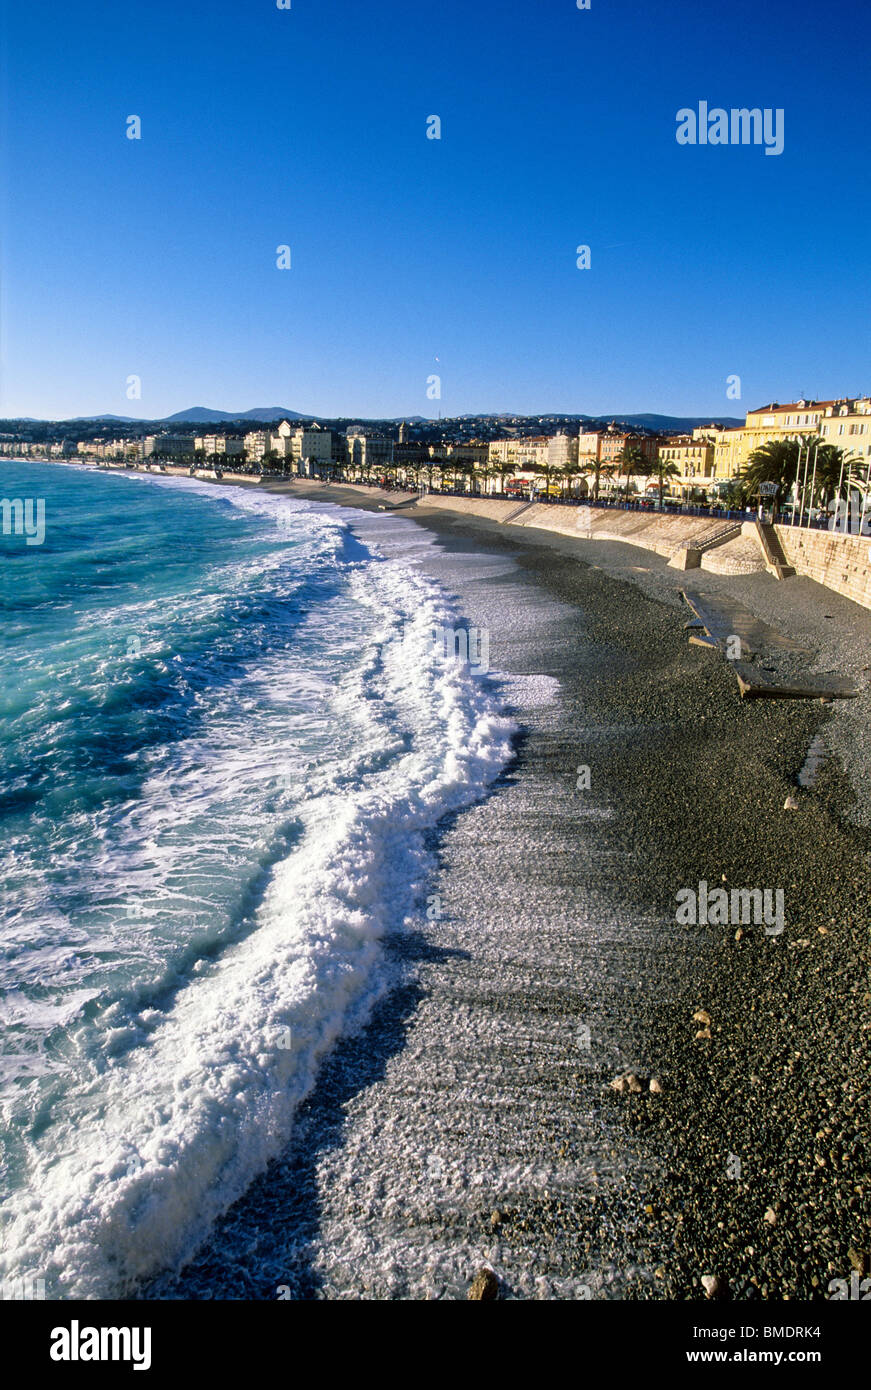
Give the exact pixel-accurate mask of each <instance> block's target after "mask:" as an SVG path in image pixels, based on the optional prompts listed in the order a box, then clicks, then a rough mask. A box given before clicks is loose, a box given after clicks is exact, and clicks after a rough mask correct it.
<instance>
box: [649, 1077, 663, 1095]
mask: <svg viewBox="0 0 871 1390" xmlns="http://www.w3.org/2000/svg"><path fill="white" fill-rule="evenodd" d="M650 1093H651V1095H654V1096H661V1095H662V1082H661V1081H659V1080H658V1079H657V1078H656V1077H655V1076H651V1078H650Z"/></svg>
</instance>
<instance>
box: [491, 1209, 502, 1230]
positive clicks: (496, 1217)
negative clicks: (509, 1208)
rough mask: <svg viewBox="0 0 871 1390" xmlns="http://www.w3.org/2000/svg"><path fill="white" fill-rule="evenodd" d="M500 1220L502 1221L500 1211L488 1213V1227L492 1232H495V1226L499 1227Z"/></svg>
mask: <svg viewBox="0 0 871 1390" xmlns="http://www.w3.org/2000/svg"><path fill="white" fill-rule="evenodd" d="M502 1220H503V1217H502V1213H501V1211H498V1210H497V1211H492V1212H491V1213H490V1225H491V1226H492V1227H493V1230H494V1231H495V1230H496V1227H497V1226H501V1225H502Z"/></svg>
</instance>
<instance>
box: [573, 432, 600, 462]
mask: <svg viewBox="0 0 871 1390" xmlns="http://www.w3.org/2000/svg"><path fill="white" fill-rule="evenodd" d="M602 433H603V431H602V430H586V431H582V433H581V434H579V435H578V467H579V468H580V469H583V470H586V471H587V472H590V473H593V472H595V469H596V464H597V463H598V461H599V459H600V458H601V456H602V453H601V450H602Z"/></svg>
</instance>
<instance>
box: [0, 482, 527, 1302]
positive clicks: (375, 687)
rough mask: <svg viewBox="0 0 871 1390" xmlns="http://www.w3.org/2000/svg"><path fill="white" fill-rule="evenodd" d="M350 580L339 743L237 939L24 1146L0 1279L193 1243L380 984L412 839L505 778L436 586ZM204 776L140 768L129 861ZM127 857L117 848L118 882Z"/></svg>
mask: <svg viewBox="0 0 871 1390" xmlns="http://www.w3.org/2000/svg"><path fill="white" fill-rule="evenodd" d="M155 481H156V480H155ZM172 485H175V486H177V485H178V484H177V482H175V483H173V484H172ZM188 486H191V487H193V488H195V489H197V490H199V489H200V488H202V489H203V490H205V489H206V488H207V487H208V485H204V484H199V485H198V484H196V483H190V484H188ZM208 491H209V494H210V496H212V497H214V495H215V494H214V490H213V489H212V488H208ZM227 493H228V494H229V495H231V496H232V500H233V503H234V505H240V506H243V507H246V508H249V509H252V510H257V511H264V512H272V511H273V510H274V509H277V508H279V507H280V508H281V509H286V508H287V507H288V506H289V505H291V506H293V507H294V510H296V511H297V513H298V515H300V514H302V513H303V512H304V513H305V514H306V516H305V522H306V526H307V527H311V528H313V529H314V530H315V531H318V532H319V533H320V536H321V539H322V540H323V541H324V543H325V545H326V546H327V547H329V546H334V548H335V553H336V555H337V556H338V552H339V549H340V547H341V545H342V543H343V537H342V534H341V531H342V528H341V527H339V526H338V524H337V523H336V522H334V521H333V520H332V519H330V520H329V521H328V520H327V519H326V517H324V516H323V515H320V516H319V515H318V514H317V513H316V512H314V511H313V509H312V508H310V507H309V506H308V505H307V504H299V503H296V504H289V503H288V501H287V500H286V499H283V498H270V497H268V495H264V494H256V495H254V494H252V493H249V492H247V491H245V490H244V489H227ZM351 585H352V594H353V597H354V599H355V601H356V602H357V603H358V604H359V606H360V609H361V610H368V612H369V618H370V620H371V629H372V633H373V640H372V643H371V646H370V649H369V651H368V652H367V654H366V655H365V657H364V659H363V661H362V662H359V661H358V663H357V666H356V669H353V670H351V671H349V674H348V677H347V681H346V683H345V684H344V686H343V688H342V690H341V691H340V693H339V695H338V696H337V698H336V700H335V705H334V708H335V715H336V717H341V718H344V719H345V720H346V721H347V722H348V726H349V728H350V729H351V730H352V731H353V734H354V738H353V740H352V744H353V751H352V752H349V754H348V755H347V756H346V757H345V758H344V759H342V760H340V761H338V762H337V763H336V764H335V765H333V764H328V765H321V766H319V767H318V768H317V770H316V772H314V773H312V774H311V775H309V776H308V777H307V780H306V784H305V788H304V791H305V795H304V797H303V798H302V800H301V802H300V803H299V805H298V807H297V815H298V818H299V820H300V822H301V827H302V834H301V838H300V841H299V843H298V845H297V847H296V848H295V849H294V851H293V852H292V853H291V854H290V856H289V857H288V858H286V859H284V860H283V861H281V862H280V863H278V864H277V865H276V866H275V867H274V868H273V869H272V871H271V874H270V877H269V881H268V886H267V888H266V891H265V893H264V895H263V897H262V900H261V901H260V903H259V906H258V907H257V909H256V912H255V915H254V921H253V924H252V928H253V929H252V930H251V931H250V933H249V934H248V935H247V936H246V937H245V939H244V940H242V941H239V942H237V943H236V944H234V945H231V946H229V947H228V948H226V949H225V950H224V951H223V953H222V954H221V955H220V956H219V957H218V959H217V960H216V961H215V962H214V963H207V964H205V965H204V968H203V970H202V972H201V973H197V972H194V973H193V974H192V975H191V976H190V978H189V980H188V983H186V984H185V986H184V987H183V988H182V989H181V990H180V992H179V993H178V994H177V996H176V997H175V1000H174V1003H173V1004H172V1007H171V1008H170V1009H169V1011H168V1012H167V1013H166V1014H159V1013H157V1017H156V1018H155V1017H154V1013H155V1012H156V1011H149V1017H148V1018H147V1019H146V1018H145V1016H144V1015H143V1016H142V1018H140V1020H139V1025H138V1026H132V1027H129V1026H120V1020H119V1028H118V1030H117V1033H116V1034H113V1035H112V1036H111V1037H110V1038H109V1044H110V1045H109V1046H108V1048H107V1050H106V1053H105V1054H104V1055H103V1057H102V1059H101V1063H100V1066H99V1068H97V1069H96V1071H95V1074H94V1075H93V1077H92V1079H91V1081H90V1083H89V1085H88V1087H87V1089H86V1091H85V1093H84V1094H83V1095H81V1094H80V1095H79V1096H78V1097H77V1104H78V1114H77V1115H75V1116H73V1115H67V1116H61V1117H60V1118H58V1120H57V1121H56V1123H55V1125H54V1127H53V1129H52V1132H51V1143H50V1144H47V1143H46V1142H42V1143H40V1144H39V1145H37V1144H36V1143H35V1142H33V1141H30V1148H29V1153H28V1161H29V1168H30V1171H29V1182H28V1186H27V1189H26V1190H25V1189H22V1190H20V1191H18V1192H16V1193H14V1194H13V1195H12V1196H11V1197H10V1198H9V1200H8V1202H7V1204H6V1209H5V1219H6V1227H5V1230H4V1233H3V1234H4V1240H3V1253H2V1255H0V1276H3V1277H9V1276H15V1275H16V1274H17V1273H18V1272H20V1271H21V1270H22V1269H26V1270H32V1269H38V1270H39V1271H40V1274H41V1276H42V1277H45V1278H46V1281H47V1283H48V1285H49V1289H50V1291H51V1293H52V1294H53V1295H54V1296H62V1297H73V1298H82V1297H85V1298H101V1297H102V1298H106V1297H117V1296H123V1295H125V1294H128V1293H130V1292H131V1291H133V1290H134V1289H135V1288H136V1286H137V1284H138V1283H139V1282H140V1281H141V1280H143V1279H146V1278H148V1277H149V1276H150V1275H153V1274H155V1273H157V1272H158V1271H159V1270H161V1269H164V1268H171V1267H177V1266H178V1265H179V1264H180V1263H183V1262H184V1261H185V1260H186V1259H188V1258H189V1257H190V1256H191V1255H192V1254H193V1253H194V1251H195V1250H196V1249H197V1247H198V1245H199V1244H200V1243H201V1242H202V1240H203V1239H204V1238H205V1237H206V1235H207V1234H208V1232H209V1230H210V1228H211V1226H212V1224H213V1222H214V1220H215V1218H216V1217H217V1216H218V1215H219V1214H220V1213H222V1212H223V1211H225V1210H226V1209H227V1207H228V1206H229V1205H230V1204H231V1203H232V1202H233V1201H234V1200H235V1199H236V1198H237V1197H239V1196H240V1195H241V1193H242V1192H243V1191H244V1190H245V1188H246V1187H247V1186H248V1185H249V1183H250V1182H251V1181H252V1179H253V1178H254V1177H255V1176H256V1175H257V1174H258V1173H260V1172H261V1171H262V1170H263V1169H264V1167H265V1166H266V1164H267V1163H268V1161H269V1159H270V1158H272V1157H273V1156H275V1155H277V1154H278V1153H279V1152H280V1151H281V1150H282V1148H283V1147H284V1146H285V1145H286V1143H287V1141H288V1138H289V1136H290V1133H291V1129H292V1122H293V1116H294V1112H295V1110H296V1108H297V1106H298V1105H299V1103H300V1101H301V1100H302V1099H303V1098H304V1097H305V1096H306V1095H307V1094H308V1092H309V1091H310V1090H311V1088H312V1086H313V1084H314V1081H315V1078H316V1076H317V1072H318V1066H319V1063H320V1061H321V1059H322V1058H323V1056H324V1054H325V1053H326V1052H327V1051H328V1050H329V1049H330V1047H331V1046H332V1045H333V1044H334V1042H335V1041H336V1039H337V1038H338V1036H339V1035H340V1034H341V1033H343V1032H347V1031H348V1030H353V1029H355V1028H358V1027H359V1026H361V1025H362V1024H363V1023H364V1022H365V1020H366V1019H367V1018H368V1016H369V1014H370V1012H371V1008H372V1006H373V1004H374V1002H375V1001H376V1000H377V999H378V997H379V995H380V994H381V993H382V992H383V991H384V989H385V988H387V987H388V985H389V984H390V976H389V974H388V972H387V970H386V967H385V965H384V958H383V955H382V951H381V948H380V941H381V938H382V937H383V936H384V934H385V932H388V931H392V930H396V929H399V928H401V927H402V926H403V925H405V924H408V923H410V922H412V921H413V920H415V914H416V912H418V911H419V902H420V897H421V894H422V893H423V891H424V887H425V883H426V879H427V875H428V874H429V872H430V871H431V868H432V862H431V859H430V857H429V855H428V853H427V852H426V850H425V848H424V832H425V831H426V830H428V829H430V828H431V827H433V826H434V825H435V824H436V823H437V822H438V820H439V819H440V818H441V817H442V816H443V815H445V814H446V813H447V812H448V811H451V810H454V809H456V808H458V807H460V806H463V805H465V804H468V803H469V802H470V801H472V800H474V799H475V798H477V797H478V796H480V794H481V793H482V791H483V790H484V789H485V788H486V786H487V784H488V783H489V782H490V781H492V780H493V778H494V777H496V776H497V775H498V773H499V772H500V771H501V769H502V768H503V767H504V766H505V764H506V762H507V760H508V758H509V756H510V736H511V733H512V728H513V726H512V725H511V724H510V723H509V722H508V721H507V720H505V719H504V718H502V717H501V716H500V715H499V713H498V704H497V700H496V697H495V695H494V694H493V693H492V691H491V690H490V689H489V687H488V685H487V683H486V682H482V681H481V680H480V679H478V678H476V677H475V676H474V675H472V674H471V673H470V671H469V670H468V668H466V667H464V666H462V665H461V664H460V663H458V662H456V661H447V660H444V659H443V658H440V657H439V655H438V653H437V650H436V646H435V644H434V643H433V640H432V632H433V629H434V628H439V627H443V626H449V625H450V624H451V623H452V622H453V621H454V619H455V615H454V614H453V612H452V610H451V609H450V608H449V606H448V605H447V604H446V602H445V600H444V598H443V596H442V595H441V592H440V591H439V590H438V589H437V588H436V586H435V585H433V584H432V583H431V582H430V581H428V580H426V579H424V578H423V577H422V576H420V575H419V574H417V573H414V572H412V571H411V570H410V569H409V567H408V565H406V564H403V563H402V561H401V560H399V559H396V560H380V559H375V560H371V561H368V562H366V563H362V562H361V563H359V564H358V565H357V567H356V568H355V570H354V572H353V575H352V578H351ZM230 698H232V697H230ZM191 751H192V750H188V753H190V752H191ZM202 751H203V750H200V752H202ZM237 755H238V757H239V758H240V759H244V757H245V749H244V746H240V747H239V748H238V749H237ZM215 764H216V759H214V758H213V759H211V760H210V759H209V758H208V757H207V756H206V757H203V759H202V761H201V763H200V767H201V768H202V769H203V770H202V771H201V772H200V773H199V774H198V773H196V772H195V770H194V767H193V765H191V766H190V767H189V768H188V771H187V774H186V780H183V781H182V782H181V784H180V787H181V794H180V796H179V797H178V798H176V799H174V798H173V796H172V795H170V788H169V786H168V785H167V784H164V783H163V782H162V781H161V778H160V777H159V776H158V777H156V778H155V779H154V780H153V781H151V782H148V783H147V784H146V787H145V789H144V809H143V810H142V811H141V812H140V813H139V819H138V821H137V823H136V831H137V834H138V835H140V836H141V835H142V832H143V830H144V829H146V826H145V824H144V823H143V820H142V817H143V816H144V817H145V820H146V821H150V823H151V828H152V832H154V833H152V834H151V836H150V838H148V837H147V836H146V841H145V843H146V844H147V846H148V847H149V850H151V851H153V850H154V849H155V848H156V846H157V843H158V839H159V836H158V835H157V833H156V832H157V829H158V828H159V827H160V826H161V825H164V824H166V823H167V819H166V818H167V817H169V819H170V822H171V818H172V816H173V815H176V816H177V815H179V814H180V813H181V812H182V808H183V807H184V806H185V805H186V804H187V802H186V798H188V797H193V798H196V797H197V796H200V795H201V794H202V795H204V797H205V801H206V804H207V803H208V796H209V795H211V794H212V791H213V784H210V785H206V784H209V779H210V778H214V777H215V776H219V775H220V772H216V770H215ZM175 771H176V772H178V771H179V769H175ZM222 771H223V773H224V774H226V775H228V776H230V777H231V778H232V772H233V769H232V767H230V768H227V767H226V766H224V767H223V768H222ZM178 786H179V784H178V783H173V787H174V788H176V787H178ZM139 843H140V845H141V844H142V840H141V838H140V841H139ZM136 852H137V851H136V848H135V843H134V842H133V841H132V837H131V845H130V854H131V862H130V865H129V869H130V872H131V873H132V874H134V875H135V872H136V864H135V854H136ZM96 868H97V870H98V871H99V866H96ZM116 1052H117V1055H115V1054H116Z"/></svg>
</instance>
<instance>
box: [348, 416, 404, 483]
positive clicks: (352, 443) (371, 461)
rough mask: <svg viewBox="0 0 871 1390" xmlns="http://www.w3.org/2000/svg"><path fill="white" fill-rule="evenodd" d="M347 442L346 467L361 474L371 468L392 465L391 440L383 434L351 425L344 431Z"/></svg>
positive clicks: (368, 471)
mask: <svg viewBox="0 0 871 1390" xmlns="http://www.w3.org/2000/svg"><path fill="white" fill-rule="evenodd" d="M345 437H346V439H347V443H348V467H349V468H353V469H358V470H359V471H360V472H361V473H362V474H364V475H365V474H367V473H370V472H371V471H372V470H373V469H376V470H377V469H384V468H390V467H392V465H393V440H392V439H385V438H384V436H383V435H380V434H375V433H374V431H371V430H366V429H363V427H362V426H360V425H357V426H352V428H351V429H349V430H348V431H347V433H346V436H345Z"/></svg>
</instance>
